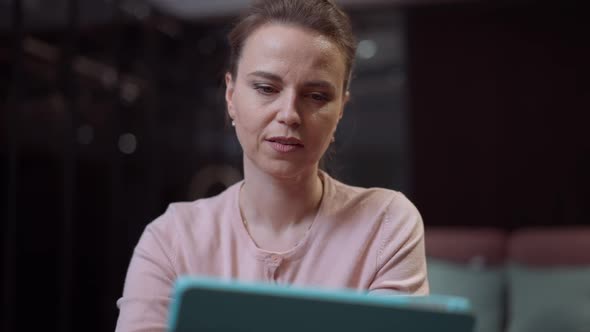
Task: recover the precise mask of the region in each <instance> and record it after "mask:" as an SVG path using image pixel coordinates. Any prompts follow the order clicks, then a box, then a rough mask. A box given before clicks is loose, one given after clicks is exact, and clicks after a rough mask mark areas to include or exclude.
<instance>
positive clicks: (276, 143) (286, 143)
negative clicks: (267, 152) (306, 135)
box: [266, 136, 304, 153]
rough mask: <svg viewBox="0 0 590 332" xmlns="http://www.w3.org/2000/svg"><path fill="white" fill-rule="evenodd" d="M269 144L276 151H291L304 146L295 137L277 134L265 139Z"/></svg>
mask: <svg viewBox="0 0 590 332" xmlns="http://www.w3.org/2000/svg"><path fill="white" fill-rule="evenodd" d="M266 141H267V142H269V143H270V146H271V147H272V148H273V149H274V150H275V151H277V152H281V153H286V152H292V151H296V150H299V149H302V148H303V147H304V145H303V142H302V141H301V140H300V139H298V138H295V137H285V136H277V137H271V138H268V139H266Z"/></svg>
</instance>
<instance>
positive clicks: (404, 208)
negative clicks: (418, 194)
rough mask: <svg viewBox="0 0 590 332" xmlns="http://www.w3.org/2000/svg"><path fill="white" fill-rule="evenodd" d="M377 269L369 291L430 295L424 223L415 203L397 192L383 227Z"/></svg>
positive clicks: (386, 214)
mask: <svg viewBox="0 0 590 332" xmlns="http://www.w3.org/2000/svg"><path fill="white" fill-rule="evenodd" d="M379 239H380V250H379V253H378V257H377V271H376V274H375V279H374V280H373V282H372V284H371V286H370V288H369V291H370V293H378V294H387V293H391V294H396V293H398V294H399V293H404V294H414V295H427V294H428V292H429V290H428V279H427V276H426V255H425V251H424V225H423V222H422V217H421V216H420V213H419V212H418V210H417V209H416V207H415V206H414V205H413V204H412V203H411V202H410V201H409V200H408V199H407V198H406V197H405V196H403V195H402V194H399V193H397V194H396V197H395V198H394V199H393V200H392V202H391V204H390V205H389V207H388V209H387V212H386V213H385V215H384V220H383V221H382V224H381V229H380V236H379Z"/></svg>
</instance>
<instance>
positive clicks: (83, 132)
mask: <svg viewBox="0 0 590 332" xmlns="http://www.w3.org/2000/svg"><path fill="white" fill-rule="evenodd" d="M77 136H78V143H80V144H82V145H88V144H90V143H92V140H93V139H94V128H92V127H91V126H90V125H81V126H80V127H79V128H78V130H77Z"/></svg>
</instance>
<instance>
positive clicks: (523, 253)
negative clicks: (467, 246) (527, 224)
mask: <svg viewBox="0 0 590 332" xmlns="http://www.w3.org/2000/svg"><path fill="white" fill-rule="evenodd" d="M508 256H509V257H508V260H510V261H511V262H515V263H519V264H522V265H526V266H539V267H555V266H590V227H588V226H569V227H544V228H523V229H520V230H517V231H515V232H514V233H513V234H512V236H511V237H510V241H509V245H508ZM588 331H590V327H589V328H588Z"/></svg>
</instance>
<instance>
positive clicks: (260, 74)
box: [247, 70, 283, 82]
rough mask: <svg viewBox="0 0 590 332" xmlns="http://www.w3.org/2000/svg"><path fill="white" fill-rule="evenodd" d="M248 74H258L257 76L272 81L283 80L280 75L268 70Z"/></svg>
mask: <svg viewBox="0 0 590 332" xmlns="http://www.w3.org/2000/svg"><path fill="white" fill-rule="evenodd" d="M247 76H257V77H261V78H266V79H269V80H271V81H278V82H282V81H283V80H282V79H281V77H280V76H279V75H276V74H273V73H269V72H266V71H262V70H257V71H253V72H251V73H249V74H248V75H247Z"/></svg>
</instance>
